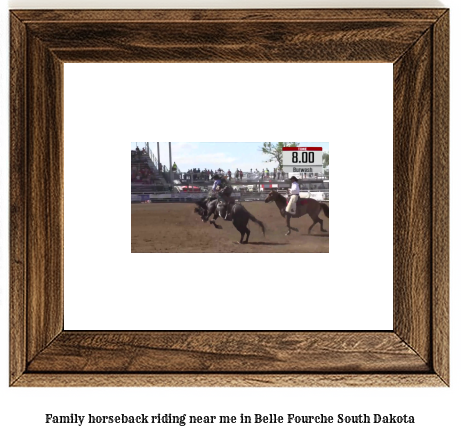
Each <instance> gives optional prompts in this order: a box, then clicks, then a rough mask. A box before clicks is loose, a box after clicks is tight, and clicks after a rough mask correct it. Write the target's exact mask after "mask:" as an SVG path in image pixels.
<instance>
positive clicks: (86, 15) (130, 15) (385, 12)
mask: <svg viewBox="0 0 461 436" xmlns="http://www.w3.org/2000/svg"><path fill="white" fill-rule="evenodd" d="M12 12H13V13H14V14H15V15H16V16H17V17H18V18H19V19H20V20H21V21H22V22H23V23H25V24H29V23H44V22H51V23H56V22H66V21H67V22H68V21H71V22H86V23H88V22H89V23H93V22H98V21H99V22H102V23H108V22H109V23H110V22H123V23H126V22H136V23H138V22H161V21H166V22H178V21H179V22H185V23H188V22H190V21H200V22H208V21H290V22H291V21H295V22H298V21H306V20H309V21H325V20H327V21H349V20H352V21H359V20H363V21H403V22H405V23H408V22H410V21H426V22H427V25H428V26H430V25H432V24H433V23H434V22H435V21H436V20H437V19H439V18H440V17H441V16H442V15H443V14H444V13H445V12H446V9H443V8H441V9H437V8H435V9H221V10H219V9H158V10H146V9H137V10H70V9H67V10H13V11H12Z"/></svg>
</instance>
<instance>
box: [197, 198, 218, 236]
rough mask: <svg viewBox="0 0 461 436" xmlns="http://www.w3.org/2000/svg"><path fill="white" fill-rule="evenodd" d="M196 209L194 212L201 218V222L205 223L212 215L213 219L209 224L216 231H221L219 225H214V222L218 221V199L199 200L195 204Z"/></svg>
mask: <svg viewBox="0 0 461 436" xmlns="http://www.w3.org/2000/svg"><path fill="white" fill-rule="evenodd" d="M195 204H196V205H197V207H196V208H195V212H196V213H198V214H199V215H200V216H201V217H202V221H203V222H204V223H206V222H207V221H208V220H209V219H210V216H211V215H213V214H214V217H213V219H212V220H211V221H210V224H213V225H214V226H215V228H216V229H222V227H221V226H220V225H217V224H216V220H217V219H218V216H219V214H218V210H217V206H218V199H217V198H213V197H211V198H209V197H205V198H202V199H201V200H199V201H197V202H195Z"/></svg>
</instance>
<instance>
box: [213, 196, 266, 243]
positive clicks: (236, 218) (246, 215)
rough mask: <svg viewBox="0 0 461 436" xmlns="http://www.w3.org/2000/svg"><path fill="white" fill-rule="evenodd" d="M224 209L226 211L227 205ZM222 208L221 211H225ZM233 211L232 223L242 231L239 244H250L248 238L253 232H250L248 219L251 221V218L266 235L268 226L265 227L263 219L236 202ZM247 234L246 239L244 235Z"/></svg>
mask: <svg viewBox="0 0 461 436" xmlns="http://www.w3.org/2000/svg"><path fill="white" fill-rule="evenodd" d="M218 209H219V206H218ZM222 209H224V211H225V209H226V207H223V208H222ZM222 209H221V213H223V212H222ZM218 213H219V212H218ZM231 213H232V224H233V225H234V227H235V228H236V229H237V230H238V231H239V232H240V242H239V244H248V238H249V237H250V233H251V232H250V229H249V228H248V227H247V226H248V221H250V220H251V221H253V222H254V223H256V224H258V225H259V227H261V230H262V232H263V235H264V236H266V228H265V226H264V224H263V223H262V222H261V221H259V220H257V219H256V218H255V217H254V216H253V215H252V214H251V213H250V212H248V211H247V210H246V209H245V207H243V206H242V205H241V204H239V203H235V204H234V205H233V206H232V208H231ZM221 216H222V215H221ZM245 234H246V239H245V241H244V240H243V237H244V236H245Z"/></svg>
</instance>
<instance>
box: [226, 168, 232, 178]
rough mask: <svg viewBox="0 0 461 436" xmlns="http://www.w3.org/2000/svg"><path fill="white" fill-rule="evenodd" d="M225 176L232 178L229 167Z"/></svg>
mask: <svg viewBox="0 0 461 436" xmlns="http://www.w3.org/2000/svg"><path fill="white" fill-rule="evenodd" d="M227 177H229V180H232V173H231V170H230V168H229V170H228V171H227Z"/></svg>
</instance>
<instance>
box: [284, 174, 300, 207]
mask: <svg viewBox="0 0 461 436" xmlns="http://www.w3.org/2000/svg"><path fill="white" fill-rule="evenodd" d="M290 180H291V189H290V190H289V192H290V201H289V202H288V205H287V208H286V209H285V211H286V212H287V213H290V214H292V215H295V214H296V203H297V201H298V200H299V194H300V190H299V183H298V179H297V178H296V177H295V176H293V177H291V178H290Z"/></svg>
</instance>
